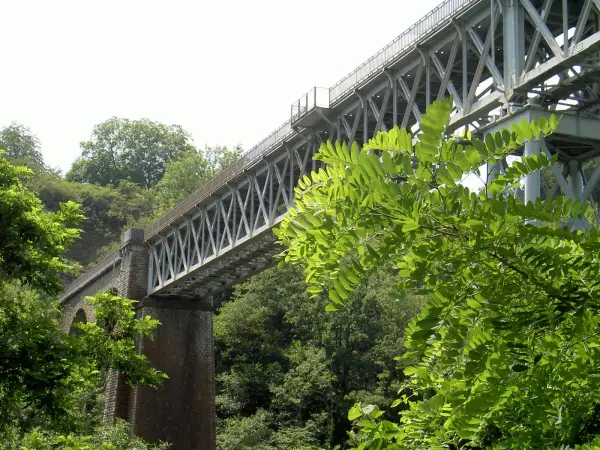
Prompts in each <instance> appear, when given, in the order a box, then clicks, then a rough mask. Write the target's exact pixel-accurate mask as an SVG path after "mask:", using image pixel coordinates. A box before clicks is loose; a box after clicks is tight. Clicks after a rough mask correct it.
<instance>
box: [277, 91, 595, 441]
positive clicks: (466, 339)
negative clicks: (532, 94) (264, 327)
mask: <svg viewBox="0 0 600 450" xmlns="http://www.w3.org/2000/svg"><path fill="white" fill-rule="evenodd" d="M450 110H451V102H449V101H444V102H435V103H434V104H433V105H431V106H429V107H428V109H427V114H426V115H424V116H422V118H421V124H420V128H421V132H420V133H419V134H418V135H417V143H416V145H414V146H413V142H412V137H411V136H410V135H409V134H408V133H407V132H406V130H402V131H400V130H398V129H397V128H394V129H393V130H391V131H390V132H389V133H379V134H378V136H377V137H376V138H375V139H373V140H371V141H369V143H368V144H367V145H365V146H364V147H363V148H362V150H359V149H358V147H357V145H353V146H352V147H351V149H350V151H348V149H347V147H346V145H345V144H344V145H342V144H340V143H336V144H331V143H328V144H327V145H323V146H322V147H321V149H320V151H319V154H318V155H317V158H319V159H321V160H323V161H324V162H325V163H327V165H328V166H327V167H326V168H325V169H322V170H320V171H319V172H318V173H316V174H312V175H311V177H304V179H303V180H302V181H301V182H300V183H299V188H298V189H297V191H296V199H295V201H296V206H295V208H293V209H292V210H290V214H289V216H287V217H286V218H285V219H284V220H283V222H282V225H281V228H280V230H279V231H278V235H279V238H280V239H281V241H282V242H283V243H285V244H286V245H287V247H288V248H287V250H286V252H285V259H286V260H288V261H290V262H293V263H296V264H302V265H304V266H305V272H306V274H307V278H308V280H309V284H311V286H310V287H309V291H310V292H312V293H313V295H314V296H317V295H319V294H318V293H319V292H320V291H321V290H322V289H325V290H327V291H328V296H329V298H330V300H331V303H330V304H329V306H328V309H329V310H341V309H343V307H344V304H345V303H347V299H348V298H349V296H350V293H351V292H353V291H354V290H355V288H356V286H358V284H359V283H360V279H361V277H362V276H364V275H365V274H367V273H369V272H370V271H372V270H374V268H375V267H377V266H379V265H380V264H383V263H389V264H393V265H394V266H396V267H397V268H398V273H397V289H399V290H401V291H403V292H422V293H425V294H427V295H428V301H427V303H426V304H425V306H424V307H423V309H422V310H421V312H420V313H419V314H418V316H417V317H416V318H415V319H414V320H413V321H412V322H411V324H410V325H409V328H408V331H407V339H406V342H405V346H406V347H407V348H408V349H409V352H408V353H407V354H406V355H404V357H403V358H402V359H403V362H404V364H406V365H407V368H406V369H405V371H404V373H405V375H406V376H407V377H408V381H407V382H406V383H405V386H404V388H403V390H402V392H401V396H400V397H399V399H398V400H397V401H396V402H395V405H396V406H403V408H404V409H403V410H402V411H401V417H400V423H393V422H391V421H388V420H381V418H380V416H381V414H382V412H381V411H380V410H379V409H378V408H376V407H374V406H373V405H364V404H358V405H356V406H355V407H353V408H352V409H351V411H350V413H349V417H350V418H351V419H357V418H360V419H361V422H360V424H359V429H360V430H361V434H359V435H357V436H356V438H355V440H354V442H355V443H356V444H357V445H358V446H359V448H360V449H365V448H369V449H370V448H373V449H374V448H378V449H379V448H389V449H400V448H403V449H404V448H406V449H413V448H414V449H421V448H423V449H425V448H457V449H458V448H493V449H501V448H502V449H504V448H515V449H516V448H588V449H591V448H597V445H598V442H599V441H600V439H599V438H598V436H600V427H598V425H597V424H598V423H599V421H600V408H599V407H598V405H599V404H600V394H598V393H597V392H596V390H595V389H591V390H590V389H589V387H590V386H596V385H597V383H598V382H599V381H600V380H599V377H600V371H598V369H597V361H598V358H599V357H600V350H599V349H600V337H599V334H598V331H597V330H598V328H597V327H598V323H599V322H600V300H599V297H598V293H597V290H598V286H600V282H599V281H598V272H599V271H600V262H599V261H598V259H597V257H596V254H597V251H598V249H599V248H600V233H598V231H596V230H595V229H593V228H592V229H589V230H586V231H571V227H572V225H573V224H574V223H576V222H578V223H581V222H580V221H581V219H582V218H585V219H586V220H588V222H589V223H593V222H592V221H593V214H588V212H589V208H588V207H589V205H587V204H586V205H582V204H581V203H580V202H574V201H571V200H570V199H567V198H564V197H561V196H558V197H554V198H546V199H544V200H538V201H536V202H535V203H529V204H527V205H525V204H522V203H520V202H519V201H518V200H517V199H515V198H514V197H513V196H512V195H511V189H512V188H513V187H514V186H516V185H518V184H519V183H520V180H521V179H522V178H523V177H525V176H527V175H529V174H531V173H533V172H535V171H536V170H541V169H542V170H543V169H546V168H548V167H550V166H551V165H552V164H554V163H555V160H556V157H554V158H548V157H547V155H546V154H545V153H542V154H540V156H535V155H534V156H529V157H522V158H521V161H516V162H514V163H513V164H512V166H511V167H510V168H508V169H507V170H506V172H505V174H502V175H499V176H497V177H496V178H494V179H493V180H490V181H489V183H488V186H487V188H485V189H483V190H482V191H481V192H478V193H476V192H470V191H469V190H468V189H467V188H466V187H464V186H462V185H461V184H458V181H459V180H461V179H462V178H463V177H464V176H465V175H466V174H468V173H470V172H471V171H473V170H477V169H478V168H479V167H480V166H481V165H482V164H484V163H490V164H492V165H493V164H496V163H497V162H498V161H499V160H501V159H502V158H504V157H505V156H506V155H508V154H511V153H514V152H515V151H516V150H517V149H519V148H520V147H521V146H522V145H523V144H524V143H525V142H527V141H529V140H535V139H538V138H539V137H540V136H541V135H542V134H543V135H547V134H549V133H552V132H553V130H554V129H555V128H556V119H555V118H554V117H553V116H551V117H550V119H549V120H546V119H540V121H539V122H531V123H528V122H526V121H522V122H521V123H519V124H518V125H517V124H515V125H512V126H511V130H503V131H501V132H498V133H495V134H493V135H491V134H490V135H487V136H485V140H479V139H476V138H473V137H471V136H470V135H467V136H465V137H461V138H452V137H448V136H447V134H446V133H447V127H448V124H449V121H450Z"/></svg>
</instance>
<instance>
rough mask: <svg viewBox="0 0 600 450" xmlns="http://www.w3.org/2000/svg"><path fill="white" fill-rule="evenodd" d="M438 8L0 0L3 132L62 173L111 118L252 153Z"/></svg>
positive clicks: (336, 2) (348, 2)
mask: <svg viewBox="0 0 600 450" xmlns="http://www.w3.org/2000/svg"><path fill="white" fill-rule="evenodd" d="M438 3H440V0H419V1H408V0H395V1H394V0H371V1H365V0H361V1H356V0H304V1H302V2H293V3H292V2H286V1H284V0H279V1H271V0H255V1H250V0H246V1H244V0H217V1H206V0H169V1H167V0H163V1H155V0H143V1H142V0H52V1H49V0H3V1H2V2H1V3H0V17H2V19H3V20H2V26H1V27H0V42H1V48H2V52H1V53H0V55H1V58H2V61H3V64H2V66H3V67H2V71H1V72H0V86H1V90H0V126H4V125H8V124H9V123H10V122H12V121H17V122H19V123H22V124H24V125H27V126H29V127H30V128H31V130H32V131H33V132H34V133H36V134H37V135H38V137H39V138H40V140H41V143H42V151H43V154H44V158H45V159H46V162H47V163H48V164H49V165H50V166H59V167H60V168H61V169H62V170H63V171H66V170H68V168H69V167H70V165H71V163H72V162H73V160H74V159H75V158H76V157H77V156H78V155H79V152H80V149H79V142H81V141H83V140H87V139H88V138H89V137H90V134H91V132H92V128H93V126H94V125H96V124H98V123H100V122H102V121H104V120H106V119H108V118H110V117H112V116H117V117H123V118H129V119H139V118H148V119H151V120H156V121H160V122H163V123H166V124H179V125H181V126H183V127H184V128H185V129H186V130H187V131H189V132H190V133H191V134H192V137H193V139H194V142H195V143H196V145H197V146H199V147H203V146H204V144H208V145H215V144H224V145H234V144H236V143H238V142H239V143H241V144H242V146H243V148H244V149H249V148H250V147H252V146H253V145H255V144H256V143H257V142H259V141H260V140H261V139H263V138H264V137H266V136H267V135H268V134H269V133H271V132H272V131H273V130H275V129H276V128H277V127H278V126H279V125H281V124H282V123H283V122H284V121H285V120H286V119H289V115H290V105H291V104H292V102H294V101H295V100H296V99H298V98H299V97H300V96H301V95H303V94H304V93H305V92H306V91H308V90H309V89H310V88H311V87H313V86H323V87H330V86H331V85H333V84H334V83H336V82H337V81H338V80H339V79H341V78H343V77H344V76H345V75H346V74H348V73H349V72H350V71H352V70H353V69H354V68H355V67H357V66H358V65H359V64H360V63H362V62H363V61H365V60H366V59H368V58H369V57H370V56H371V55H372V54H374V53H376V52H377V51H378V50H379V49H380V48H381V47H383V46H384V45H386V44H387V43H388V42H389V41H391V40H392V39H393V38H395V37H396V36H397V35H399V34H400V33H401V32H402V31H404V30H405V29H406V28H408V27H409V26H410V25H412V24H413V23H414V22H415V21H417V20H418V19H419V18H420V17H422V16H423V15H425V14H426V13H427V12H428V11H429V10H430V9H432V8H433V7H434V6H435V5H436V4H438Z"/></svg>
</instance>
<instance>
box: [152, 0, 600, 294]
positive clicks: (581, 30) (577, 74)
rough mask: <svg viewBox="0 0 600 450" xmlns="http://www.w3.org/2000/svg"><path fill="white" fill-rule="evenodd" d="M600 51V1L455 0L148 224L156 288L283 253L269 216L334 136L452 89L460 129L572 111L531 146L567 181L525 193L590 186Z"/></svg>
mask: <svg viewBox="0 0 600 450" xmlns="http://www.w3.org/2000/svg"><path fill="white" fill-rule="evenodd" d="M599 58H600V0H446V1H444V2H443V3H441V4H440V5H439V6H438V7H436V8H435V9H434V10H433V11H431V12H430V13H429V14H428V15H427V16H425V17H424V18H422V19H421V20H420V21H419V22H417V23H416V24H414V25H413V26H412V27H410V28H409V29H408V30H406V31H405V32H404V33H402V34H401V35H400V36H398V37H397V38H396V39H394V41H392V42H391V43H389V44H388V45H387V46H385V47H384V48H383V49H381V50H380V51H379V52H378V53H376V54H375V55H374V56H373V57H371V58H370V59H369V60H368V61H366V62H365V63H363V64H362V65H361V66H359V67H358V68H357V69H356V70H354V71H353V72H352V73H350V74H348V75H347V76H346V77H344V78H343V79H341V80H340V81H339V82H338V83H336V84H335V85H334V86H332V87H331V88H330V89H321V88H314V89H312V90H310V91H309V92H308V93H307V94H306V95H304V96H303V97H301V98H300V99H299V100H298V101H297V102H295V103H294V104H293V105H292V107H291V116H290V118H289V120H287V121H286V122H285V123H284V124H283V125H282V126H280V127H279V128H277V129H276V130H275V131H274V132H273V133H271V134H270V135H269V136H267V137H266V138H265V139H264V140H263V141H261V142H260V143H259V144H258V145H256V146H255V147H254V148H252V149H251V150H250V151H248V152H247V153H245V154H244V155H243V156H242V157H241V158H240V159H239V160H238V161H237V162H235V163H234V164H232V165H231V166H229V167H228V168H226V169H225V170H224V171H223V172H222V173H221V174H219V175H218V176H217V177H216V178H215V179H213V180H212V181H210V182H209V183H208V184H206V185H205V186H203V187H202V188H201V189H200V190H198V191H197V192H196V193H194V194H193V195H191V196H190V197H189V198H188V199H187V200H185V201H184V202H183V203H181V204H180V205H178V206H177V207H176V208H174V209H173V210H171V211H170V212H169V213H167V214H166V215H164V216H163V217H161V218H160V219H159V220H157V221H156V222H155V223H153V224H152V225H151V226H150V227H148V228H147V229H146V230H144V240H145V242H146V245H147V246H148V249H149V273H148V295H152V296H179V297H186V296H189V297H202V296H207V295H211V294H213V293H216V292H218V291H220V290H222V289H224V288H226V287H228V286H231V285H232V284H235V283H236V282H237V281H238V280H241V279H243V278H245V277H247V276H249V275H250V274H252V273H253V272H255V271H258V270H260V269H262V268H264V267H266V266H268V265H271V264H272V263H273V258H272V257H273V255H274V254H275V253H276V252H277V251H278V249H277V248H276V247H275V245H274V238H273V236H272V233H271V231H270V228H271V227H273V226H274V225H276V224H277V223H278V222H279V221H280V220H281V218H282V217H283V215H284V214H285V212H286V210H287V208H288V207H289V206H291V205H292V203H293V190H294V186H295V185H296V183H297V181H298V179H299V178H300V177H301V176H303V174H305V173H307V172H310V171H311V170H314V169H316V168H317V167H316V164H317V163H316V162H315V161H313V155H314V153H315V151H316V150H317V149H318V147H319V145H320V143H321V142H324V141H327V140H334V139H341V140H348V141H358V142H359V143H363V142H365V141H367V140H368V139H369V138H371V137H373V136H374V135H375V134H376V133H377V132H378V131H380V130H387V129H389V128H391V127H392V126H394V125H398V126H400V127H407V128H409V129H412V130H413V131H415V130H416V129H417V128H418V122H419V118H420V115H421V114H422V113H423V112H424V111H425V108H426V106H427V104H428V103H430V102H432V101H433V100H436V99H439V98H442V97H446V96H449V95H452V96H454V110H453V116H452V128H453V129H455V130H456V129H459V128H461V127H468V128H469V129H470V130H471V131H473V132H477V133H485V132H486V131H487V130H490V129H495V128H496V127H500V126H507V125H508V124H509V122H510V121H512V120H520V119H521V118H522V117H526V118H531V117H537V116H539V115H542V114H549V113H551V112H560V113H561V114H564V117H563V120H562V121H561V126H560V129H559V131H558V133H556V134H555V135H553V136H551V137H550V138H548V139H546V141H545V142H543V143H533V144H530V145H528V146H527V147H526V148H525V152H526V153H536V152H540V151H546V152H549V153H556V152H558V153H559V156H560V159H559V163H558V164H557V165H556V167H555V168H554V170H553V173H554V176H555V187H553V188H551V189H550V190H549V192H544V189H543V188H542V186H541V183H540V176H539V174H538V175H537V176H535V175H534V176H531V177H529V178H528V179H527V180H526V182H525V188H524V193H523V196H524V199H525V200H531V199H535V198H536V197H537V196H540V195H553V194H556V193H557V192H559V191H562V192H563V193H564V194H565V195H569V196H571V197H574V198H581V199H586V198H588V197H589V196H590V194H591V191H592V190H593V189H594V186H595V185H596V182H597V181H598V179H599V178H600V172H599V171H598V170H596V171H593V172H591V173H590V171H589V168H587V169H586V163H587V162H588V161H590V160H592V159H593V158H595V157H596V156H597V155H600V121H598V113H599V110H600V98H599V96H600V61H599ZM589 167H591V166H589ZM497 170H501V167H500V168H499V169H497ZM484 181H485V180H484Z"/></svg>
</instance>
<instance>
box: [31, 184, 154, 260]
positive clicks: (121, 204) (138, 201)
mask: <svg viewBox="0 0 600 450" xmlns="http://www.w3.org/2000/svg"><path fill="white" fill-rule="evenodd" d="M27 186H28V187H30V188H31V189H32V190H33V191H34V192H35V193H36V194H37V196H38V197H39V198H40V199H41V201H42V204H43V205H44V208H45V209H46V210H49V211H57V210H58V209H59V208H60V204H61V203H64V202H67V201H73V202H76V203H78V204H80V205H81V211H82V213H83V215H84V216H85V220H84V221H83V222H82V223H81V234H82V235H81V238H80V239H77V240H76V241H75V242H74V243H73V244H71V246H69V248H68V249H67V251H66V253H65V256H66V257H67V258H69V259H71V260H74V261H77V262H78V263H79V264H81V265H82V266H84V267H88V266H89V265H90V263H94V262H97V261H98V260H99V259H101V258H102V257H103V256H104V255H106V254H108V253H110V251H108V250H110V249H109V247H110V246H111V244H112V243H117V245H118V243H119V242H120V238H121V234H122V233H123V231H124V229H125V228H127V227H130V226H133V225H134V224H135V223H136V222H137V221H138V220H140V219H141V218H142V217H143V216H146V215H149V214H150V213H151V211H152V208H153V199H152V193H151V192H150V191H149V190H147V189H143V188H141V187H139V186H138V185H136V184H133V183H131V182H129V181H121V182H120V183H119V185H118V186H117V187H111V186H106V187H102V186H97V185H95V184H81V183H76V182H73V181H67V180H64V179H62V178H60V177H58V176H54V175H44V174H41V175H36V176H33V177H32V178H31V179H29V180H28V181H27ZM113 249H114V248H113Z"/></svg>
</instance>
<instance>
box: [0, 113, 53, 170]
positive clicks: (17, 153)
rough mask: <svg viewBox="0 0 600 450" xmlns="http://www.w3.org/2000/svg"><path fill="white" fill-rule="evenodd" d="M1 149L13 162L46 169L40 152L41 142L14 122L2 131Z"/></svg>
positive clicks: (0, 137)
mask: <svg viewBox="0 0 600 450" xmlns="http://www.w3.org/2000/svg"><path fill="white" fill-rule="evenodd" d="M0 149H3V150H4V151H5V156H6V157H7V158H9V159H10V160H11V161H12V162H17V163H20V164H24V165H27V166H30V167H31V168H33V169H42V168H45V163H44V158H43V156H42V153H41V151H40V141H39V139H38V137H37V136H36V135H35V134H33V133H32V132H31V130H30V129H29V128H28V127H26V126H25V125H21V124H19V123H16V122H13V123H11V124H10V125H9V126H6V127H4V128H2V130H0Z"/></svg>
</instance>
